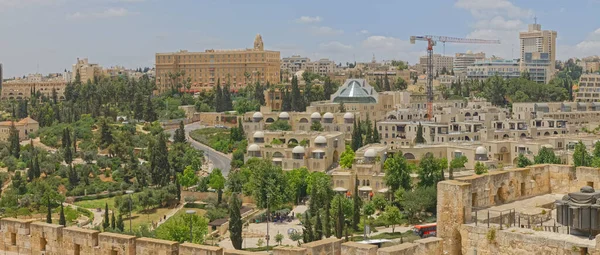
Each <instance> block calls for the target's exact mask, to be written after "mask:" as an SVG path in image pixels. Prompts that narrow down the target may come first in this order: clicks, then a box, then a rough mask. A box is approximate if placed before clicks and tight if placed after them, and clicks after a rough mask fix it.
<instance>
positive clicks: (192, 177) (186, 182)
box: [177, 166, 198, 188]
mask: <svg viewBox="0 0 600 255" xmlns="http://www.w3.org/2000/svg"><path fill="white" fill-rule="evenodd" d="M178 175H179V177H177V180H178V181H179V184H181V186H183V187H186V188H188V187H191V186H193V185H196V183H198V175H196V171H194V169H192V166H187V167H185V169H184V170H183V174H178Z"/></svg>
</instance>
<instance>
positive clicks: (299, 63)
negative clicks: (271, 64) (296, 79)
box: [281, 55, 310, 74]
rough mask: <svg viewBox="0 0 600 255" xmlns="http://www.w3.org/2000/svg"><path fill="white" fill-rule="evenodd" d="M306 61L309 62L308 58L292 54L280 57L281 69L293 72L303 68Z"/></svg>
mask: <svg viewBox="0 0 600 255" xmlns="http://www.w3.org/2000/svg"><path fill="white" fill-rule="evenodd" d="M308 63H310V58H307V57H302V56H300V55H292V56H291V57H287V58H282V59H281V71H282V72H286V73H290V74H293V73H296V72H298V71H300V70H305V69H306V65H307V64H308Z"/></svg>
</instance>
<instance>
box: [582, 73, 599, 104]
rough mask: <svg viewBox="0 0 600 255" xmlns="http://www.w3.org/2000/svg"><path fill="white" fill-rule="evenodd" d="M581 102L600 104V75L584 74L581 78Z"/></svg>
mask: <svg viewBox="0 0 600 255" xmlns="http://www.w3.org/2000/svg"><path fill="white" fill-rule="evenodd" d="M577 101H579V102H600V74H585V73H584V74H582V75H581V77H579V90H578V91H577Z"/></svg>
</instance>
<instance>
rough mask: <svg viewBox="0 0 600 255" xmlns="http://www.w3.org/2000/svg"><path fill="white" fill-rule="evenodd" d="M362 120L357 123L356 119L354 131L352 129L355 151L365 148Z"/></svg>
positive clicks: (353, 148)
mask: <svg viewBox="0 0 600 255" xmlns="http://www.w3.org/2000/svg"><path fill="white" fill-rule="evenodd" d="M360 123H361V122H360V120H359V121H356V119H355V120H354V124H353V129H352V150H353V151H357V150H358V149H359V148H360V147H362V146H363V137H362V135H363V134H362V131H361V128H360V126H361V124H360Z"/></svg>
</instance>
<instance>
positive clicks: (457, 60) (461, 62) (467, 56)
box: [453, 51, 485, 76]
mask: <svg viewBox="0 0 600 255" xmlns="http://www.w3.org/2000/svg"><path fill="white" fill-rule="evenodd" d="M484 59H485V53H484V52H479V53H473V52H471V51H467V52H466V53H456V55H455V56H454V67H453V71H454V74H455V75H457V76H464V75H465V74H466V72H467V67H468V66H470V65H472V64H473V63H475V61H478V60H479V61H481V60H484Z"/></svg>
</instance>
